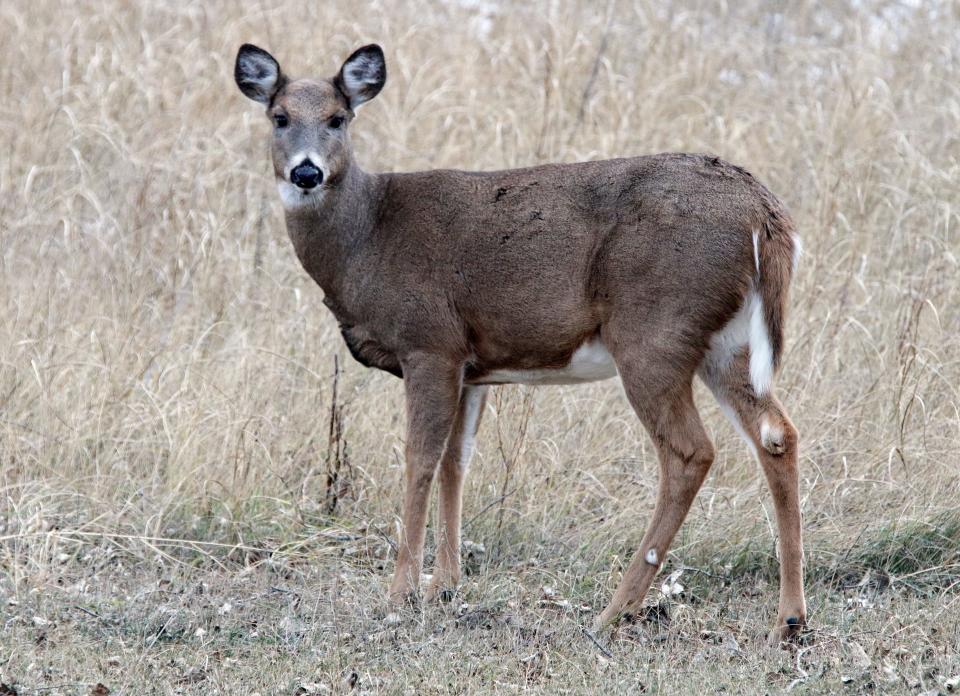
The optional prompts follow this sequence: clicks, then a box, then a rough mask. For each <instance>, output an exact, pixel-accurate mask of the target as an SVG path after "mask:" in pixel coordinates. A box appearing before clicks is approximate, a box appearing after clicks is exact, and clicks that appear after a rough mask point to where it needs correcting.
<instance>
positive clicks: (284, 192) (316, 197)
mask: <svg viewBox="0 0 960 696" xmlns="http://www.w3.org/2000/svg"><path fill="white" fill-rule="evenodd" d="M277 190H278V191H279V192H280V201H281V202H282V203H283V207H284V209H285V210H297V209H298V208H307V207H312V206H316V205H319V204H320V203H321V201H323V198H324V196H326V193H327V189H326V188H325V187H324V186H323V185H322V184H321V185H320V186H316V187H314V188H312V189H302V188H300V187H299V186H297V185H295V184H291V183H290V182H289V181H287V180H286V179H278V180H277Z"/></svg>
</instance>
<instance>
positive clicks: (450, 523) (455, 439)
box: [427, 385, 487, 600]
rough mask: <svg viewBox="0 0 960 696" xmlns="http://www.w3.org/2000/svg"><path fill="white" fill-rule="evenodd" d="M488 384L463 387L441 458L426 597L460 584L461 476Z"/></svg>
mask: <svg viewBox="0 0 960 696" xmlns="http://www.w3.org/2000/svg"><path fill="white" fill-rule="evenodd" d="M486 399H487V387H485V386H470V385H466V386H464V387H463V393H462V394H461V396H460V404H459V406H458V408H457V417H456V419H455V420H454V422H453V429H452V430H451V431H450V437H449V439H448V440H447V447H446V450H445V451H444V454H443V459H442V460H441V461H440V474H439V479H440V480H439V484H440V496H439V499H438V509H439V518H440V519H439V526H438V529H437V561H436V567H435V568H434V571H433V580H432V582H431V583H430V588H429V589H428V590H427V599H431V600H432V599H441V600H446V599H448V598H449V597H450V595H452V594H453V592H454V591H455V590H456V588H457V585H458V584H459V583H460V516H461V512H462V502H463V479H464V477H465V475H466V473H467V467H468V466H469V464H470V458H471V457H472V456H473V443H474V440H475V438H476V436H477V428H479V427H480V417H481V415H482V414H483V405H484V403H485V402H486Z"/></svg>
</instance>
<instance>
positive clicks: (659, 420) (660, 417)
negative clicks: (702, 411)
mask: <svg viewBox="0 0 960 696" xmlns="http://www.w3.org/2000/svg"><path fill="white" fill-rule="evenodd" d="M643 362H646V363H647V365H652V364H653V363H652V362H651V361H650V359H649V356H648V357H647V359H645V360H644V361H643ZM670 364H671V361H660V362H658V363H657V365H655V366H654V369H662V368H663V366H664V365H670ZM617 366H618V368H619V369H620V374H621V377H622V379H623V385H624V388H625V389H626V392H627V397H628V398H629V400H630V403H631V405H632V406H633V408H634V410H635V411H636V412H637V415H638V416H639V417H640V419H641V421H642V422H643V424H644V426H645V427H646V429H647V431H648V432H649V433H650V436H651V438H652V439H653V441H654V444H655V445H656V448H657V453H658V455H659V460H660V481H659V485H658V488H657V502H656V506H655V508H654V512H653V518H652V519H651V520H650V525H649V527H648V528H647V532H646V534H645V535H644V537H643V540H642V541H641V542H640V548H639V549H638V550H637V552H636V554H635V555H634V557H633V560H632V561H631V563H630V566H629V568H627V572H626V573H625V574H624V576H623V579H622V580H621V581H620V585H619V586H618V587H617V590H616V592H615V593H614V595H613V599H612V600H611V601H610V604H609V605H608V606H607V608H606V609H604V610H603V612H602V613H601V614H600V617H599V619H598V626H599V627H603V626H606V625H609V624H611V623H614V622H615V621H617V620H618V619H620V618H628V617H630V616H633V615H636V614H637V613H638V612H639V611H640V609H641V607H642V606H643V598H644V595H645V594H646V592H647V590H648V589H649V588H650V584H651V583H652V582H653V579H654V577H655V576H656V574H657V571H659V569H660V565H661V564H662V563H663V561H664V559H665V558H666V556H667V550H668V549H669V548H670V543H671V542H672V541H673V537H674V535H676V533H677V530H678V529H680V525H681V524H682V523H683V520H684V518H685V517H686V516H687V512H688V511H689V510H690V505H691V504H692V503H693V499H694V497H695V496H696V494H697V491H698V490H700V486H701V484H702V483H703V480H704V478H705V477H706V475H707V472H708V471H709V469H710V465H711V464H712V463H713V456H714V450H713V445H712V444H711V443H710V440H709V439H708V438H707V434H706V431H705V430H704V428H703V424H702V423H701V421H700V416H699V414H698V413H697V410H696V407H695V406H694V403H693V392H692V385H691V382H692V379H693V375H692V371H691V374H688V375H683V376H681V374H678V375H677V376H676V378H677V379H676V381H675V382H672V383H673V384H674V385H675V386H672V387H670V388H667V389H664V388H663V384H664V383H665V382H664V379H663V375H662V374H659V375H657V377H656V378H648V377H647V376H645V375H643V374H640V372H641V369H640V368H641V365H640V363H639V362H638V363H635V364H634V363H632V362H631V361H630V360H629V359H627V360H622V359H621V360H618V361H617ZM667 383H670V382H667Z"/></svg>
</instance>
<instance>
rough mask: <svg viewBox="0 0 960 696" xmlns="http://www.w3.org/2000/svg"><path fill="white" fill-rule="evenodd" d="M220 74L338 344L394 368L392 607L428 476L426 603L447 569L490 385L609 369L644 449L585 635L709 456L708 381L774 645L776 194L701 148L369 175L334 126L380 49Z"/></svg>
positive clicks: (786, 452)
mask: <svg viewBox="0 0 960 696" xmlns="http://www.w3.org/2000/svg"><path fill="white" fill-rule="evenodd" d="M235 77H236V81H237V84H238V85H239V87H240V89H241V90H242V91H243V93H244V94H245V95H247V96H248V97H250V98H251V99H254V100H256V101H258V102H260V103H262V104H264V105H265V106H266V109H267V116H268V117H269V119H270V121H271V122H272V124H273V133H272V135H271V136H270V138H271V141H272V143H273V168H274V173H275V174H276V181H277V185H278V187H279V189H280V197H281V198H282V200H283V205H284V208H285V211H286V223H287V230H288V232H289V235H290V238H291V240H292V241H293V246H294V248H295V249H296V253H297V256H298V257H299V259H300V261H301V263H302V264H303V267H304V268H305V269H306V271H307V272H308V273H309V274H310V275H311V276H312V277H313V279H314V280H315V281H316V282H317V283H318V284H319V285H320V287H321V288H322V289H323V292H324V294H325V299H324V303H325V304H326V305H327V307H329V308H330V310H331V311H332V312H333V314H334V315H335V317H336V318H337V321H338V322H339V323H340V327H341V330H342V333H343V338H344V340H345V341H346V343H347V346H348V348H349V349H350V352H351V353H352V354H353V356H354V357H355V358H356V359H357V360H358V361H359V362H361V363H362V364H363V365H366V366H369V367H376V368H379V369H381V370H386V371H387V372H391V373H393V374H394V375H397V376H398V377H402V378H403V382H404V387H405V392H406V410H407V439H406V471H405V481H406V490H405V493H404V501H403V533H402V538H401V539H400V544H399V550H398V554H397V565H396V571H395V573H394V577H393V583H392V585H391V587H390V597H391V598H392V599H394V600H397V599H403V598H406V597H408V596H410V595H411V593H415V592H416V591H417V589H418V585H419V580H420V573H421V566H422V562H423V545H424V537H425V534H426V517H427V503H428V499H429V495H430V489H431V486H432V483H433V480H434V476H435V475H436V473H437V471H438V470H439V479H440V495H439V501H440V502H439V506H440V510H439V529H438V531H437V545H438V548H437V561H436V569H435V572H434V574H433V582H432V584H431V587H430V589H429V595H430V596H436V595H438V594H442V593H445V592H446V591H447V590H450V589H452V588H455V587H456V585H457V583H458V582H459V580H460V510H461V492H462V487H463V477H464V473H465V471H466V468H467V463H468V461H469V459H470V455H471V451H472V448H473V440H474V436H475V434H476V431H477V426H478V423H479V421H480V416H481V414H482V412H483V407H484V399H485V397H486V391H487V388H488V385H491V384H505V383H525V384H570V383H577V382H588V381H592V380H599V379H606V378H610V377H616V376H619V377H620V379H621V380H622V382H623V387H624V389H625V390H626V394H627V398H628V399H629V401H630V404H631V405H632V406H633V408H634V410H635V411H636V413H637V416H639V418H640V420H641V421H642V422H643V424H644V426H645V427H646V429H647V431H648V432H649V433H650V436H651V438H653V442H654V443H655V445H656V448H657V451H658V454H659V459H660V482H659V491H658V494H657V502H656V508H655V510H654V513H653V518H652V519H651V521H650V526H649V529H648V530H647V532H646V535H645V536H644V537H643V540H642V541H641V543H640V548H639V549H638V550H637V552H636V555H635V557H634V559H633V561H632V563H631V564H630V567H629V568H628V569H627V571H626V574H625V575H624V577H623V580H622V581H621V583H620V586H619V587H618V588H617V590H616V592H615V593H614V595H613V599H612V600H611V602H610V604H609V606H607V608H606V609H605V610H604V611H603V613H602V614H601V615H600V622H601V623H602V624H603V625H606V624H609V623H611V622H613V621H616V620H618V619H621V618H624V617H629V616H631V615H634V614H636V613H637V612H638V611H639V610H640V608H641V606H642V603H643V599H644V594H645V593H646V591H647V589H648V588H649V587H650V583H651V582H652V581H653V578H654V576H655V575H656V573H657V571H658V569H659V568H660V566H661V564H662V563H663V561H664V559H665V558H666V555H667V550H668V549H669V547H670V542H671V541H672V540H673V537H674V535H675V534H676V533H677V530H678V529H679V527H680V524H681V523H682V522H683V519H684V517H685V516H686V514H687V511H688V510H689V508H690V505H691V503H692V502H693V499H694V496H695V495H696V493H697V490H698V489H699V488H700V485H701V483H702V482H703V480H704V477H705V476H706V475H707V471H708V470H709V468H710V465H711V463H712V462H713V458H714V450H713V446H712V444H711V443H710V440H709V439H708V438H707V434H706V432H705V431H704V428H703V425H702V424H701V422H700V417H699V415H698V414H697V410H696V407H695V406H694V402H693V392H692V382H693V378H694V375H699V376H700V378H701V379H702V380H703V381H704V382H705V383H706V384H707V386H708V387H709V388H710V389H711V390H712V392H713V394H714V395H715V396H716V398H717V400H718V401H719V402H720V404H721V406H722V407H723V410H724V412H725V413H726V414H727V415H728V416H729V417H730V419H731V420H732V421H733V423H734V425H735V426H736V427H737V429H738V431H739V432H740V434H741V435H742V436H743V437H744V439H745V440H746V441H747V443H748V444H749V446H750V447H751V450H752V451H753V453H754V454H755V455H756V457H757V458H758V459H759V461H760V464H761V465H762V468H763V470H764V473H765V474H766V477H767V480H768V482H769V484H770V488H771V489H772V492H773V501H774V504H775V505H776V517H777V524H778V526H779V531H780V563H781V567H780V606H779V613H778V616H777V625H776V628H775V630H774V632H773V634H772V636H773V638H774V639H776V640H779V639H781V638H786V637H790V636H792V635H795V634H796V633H797V632H799V631H800V630H801V628H802V627H803V625H804V624H805V621H806V607H805V603H804V596H803V572H802V563H803V550H802V545H801V532H800V502H799V498H798V494H797V487H798V474H797V431H796V429H795V428H794V426H793V424H792V423H791V422H790V419H789V418H788V417H787V415H786V413H785V412H784V409H783V406H781V404H780V402H779V401H778V400H777V399H776V397H775V396H774V395H773V391H772V380H773V376H774V373H775V371H776V369H777V367H778V363H779V360H780V356H781V352H782V347H783V321H784V315H785V311H786V303H787V288H788V285H789V282H790V277H791V275H792V272H793V263H794V260H795V257H796V256H797V254H798V252H799V240H798V239H797V238H796V236H795V235H794V230H793V224H792V222H791V220H790V217H789V216H788V214H787V212H786V210H785V209H784V207H783V205H782V204H781V203H780V202H779V201H778V200H777V199H776V198H775V197H774V196H773V194H771V193H770V192H769V191H768V190H767V189H766V188H764V186H762V185H761V184H760V183H759V182H757V180H756V179H754V178H753V177H752V176H751V175H750V174H749V173H747V172H746V171H744V170H743V169H740V168H739V167H735V166H733V165H730V164H728V163H726V162H724V161H722V160H720V159H717V158H716V157H708V156H703V155H689V154H662V155H655V156H650V157H636V158H632V159H617V160H609V161H605V162H584V163H579V164H548V165H543V166H538V167H530V168H527V169H515V170H509V171H499V172H463V171H451V170H437V171H427V172H416V173H403V174H393V173H388V174H369V173H367V172H365V171H363V170H362V169H361V168H360V167H359V166H358V164H357V162H356V160H355V159H354V156H353V152H352V150H351V146H350V139H349V135H348V127H349V125H350V123H351V121H352V120H353V118H354V112H355V110H356V109H357V107H358V106H359V105H360V104H363V103H364V102H366V101H369V100H370V99H373V97H375V96H376V95H377V93H378V92H379V91H380V90H381V88H382V87H383V85H384V82H385V80H386V66H385V63H384V56H383V51H382V50H381V49H380V47H378V46H374V45H370V46H365V47H363V48H360V49H358V50H357V51H355V52H354V53H353V54H352V55H351V56H350V57H349V58H348V59H347V60H346V62H345V63H344V64H343V67H341V68H340V71H339V72H338V73H337V74H336V75H335V76H334V77H332V78H330V79H318V80H309V79H299V80H293V79H290V78H288V77H287V76H286V75H285V74H284V73H283V72H282V71H281V69H280V66H279V65H278V63H277V61H276V60H274V58H273V57H272V56H271V55H270V54H269V53H267V52H266V51H263V50H262V49H259V48H257V47H255V46H251V45H249V44H247V45H244V46H242V47H241V48H240V52H239V53H238V55H237V61H236V70H235Z"/></svg>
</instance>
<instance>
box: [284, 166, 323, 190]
mask: <svg viewBox="0 0 960 696" xmlns="http://www.w3.org/2000/svg"><path fill="white" fill-rule="evenodd" d="M290 181H291V182H293V184H294V185H296V186H299V187H300V188H302V189H312V188H313V187H315V186H317V185H318V184H320V182H322V181H323V172H321V171H320V170H319V169H317V168H316V167H315V166H314V164H313V162H311V161H310V160H305V161H304V162H301V163H300V164H298V165H297V166H296V167H294V168H293V171H291V172H290Z"/></svg>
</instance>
